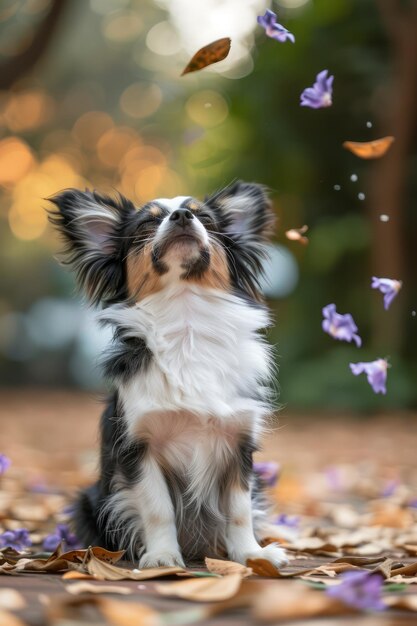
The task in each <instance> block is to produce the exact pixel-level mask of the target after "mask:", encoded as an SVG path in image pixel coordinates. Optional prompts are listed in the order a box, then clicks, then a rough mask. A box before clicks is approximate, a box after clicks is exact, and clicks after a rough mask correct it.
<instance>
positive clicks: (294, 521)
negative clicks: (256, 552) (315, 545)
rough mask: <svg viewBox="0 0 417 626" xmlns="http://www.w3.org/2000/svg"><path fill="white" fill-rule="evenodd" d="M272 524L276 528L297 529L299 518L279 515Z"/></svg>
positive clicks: (283, 514)
mask: <svg viewBox="0 0 417 626" xmlns="http://www.w3.org/2000/svg"><path fill="white" fill-rule="evenodd" d="M274 524H276V525H277V526H287V527H288V528H298V526H299V524H300V518H299V517H298V516H297V515H293V516H290V515H287V514H286V513H281V515H278V516H277V517H276V518H275V520H274Z"/></svg>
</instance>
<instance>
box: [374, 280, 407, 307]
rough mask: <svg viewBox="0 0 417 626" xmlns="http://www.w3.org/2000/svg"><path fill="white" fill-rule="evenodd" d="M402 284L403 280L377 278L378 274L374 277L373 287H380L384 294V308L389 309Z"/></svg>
mask: <svg viewBox="0 0 417 626" xmlns="http://www.w3.org/2000/svg"><path fill="white" fill-rule="evenodd" d="M402 286H403V284H402V282H401V280H394V279H391V278H377V277H376V276H373V277H372V283H371V287H372V289H379V291H380V292H381V293H383V294H384V309H385V310H386V311H388V309H389V307H390V304H391V302H392V301H393V300H394V298H395V297H396V296H397V295H398V292H399V291H400V289H401V287H402Z"/></svg>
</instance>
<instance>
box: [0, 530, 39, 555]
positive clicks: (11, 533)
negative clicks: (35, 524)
mask: <svg viewBox="0 0 417 626" xmlns="http://www.w3.org/2000/svg"><path fill="white" fill-rule="evenodd" d="M31 545H32V541H31V539H30V537H29V531H28V530H27V529H26V528H18V529H17V530H6V531H5V532H4V533H3V534H1V535H0V549H1V548H9V547H10V548H14V549H15V550H18V551H19V550H25V548H29V547H30V546H31Z"/></svg>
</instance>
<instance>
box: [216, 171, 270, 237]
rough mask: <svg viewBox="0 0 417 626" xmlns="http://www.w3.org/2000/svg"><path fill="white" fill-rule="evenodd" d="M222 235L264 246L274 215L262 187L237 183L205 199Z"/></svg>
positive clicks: (264, 189) (254, 184)
mask: <svg viewBox="0 0 417 626" xmlns="http://www.w3.org/2000/svg"><path fill="white" fill-rule="evenodd" d="M206 203H207V204H208V205H209V206H210V207H211V208H212V209H213V210H214V211H215V213H216V214H217V217H218V219H219V221H220V225H221V227H222V230H223V232H225V233H226V234H227V235H228V236H229V237H231V238H232V239H236V240H237V241H240V242H242V243H243V242H247V243H254V244H256V243H264V242H266V241H267V240H268V239H269V237H270V235H271V234H272V230H273V225H274V221H275V220H274V214H273V213H272V210H271V202H270V200H269V198H268V195H267V191H266V188H265V187H264V186H262V185H257V184H256V183H244V182H242V181H237V182H235V183H233V184H232V185H229V186H228V187H226V188H225V189H222V190H221V191H218V192H217V193H215V194H214V195H212V196H210V197H209V198H207V199H206Z"/></svg>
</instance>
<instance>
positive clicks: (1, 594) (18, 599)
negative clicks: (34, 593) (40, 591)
mask: <svg viewBox="0 0 417 626" xmlns="http://www.w3.org/2000/svg"><path fill="white" fill-rule="evenodd" d="M25 606H26V600H25V599H24V597H23V596H22V594H21V593H19V592H18V591H16V589H9V588H5V589H0V609H6V610H7V611H18V610H19V609H23V607H25Z"/></svg>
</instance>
